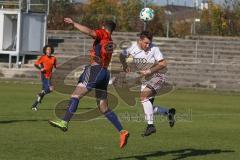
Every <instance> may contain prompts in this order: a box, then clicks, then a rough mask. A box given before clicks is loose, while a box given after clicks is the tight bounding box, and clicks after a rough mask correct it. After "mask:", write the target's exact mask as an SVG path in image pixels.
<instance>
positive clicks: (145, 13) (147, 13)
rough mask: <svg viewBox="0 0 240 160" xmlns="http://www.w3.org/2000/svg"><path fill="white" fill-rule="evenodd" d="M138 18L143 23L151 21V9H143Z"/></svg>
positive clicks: (152, 11)
mask: <svg viewBox="0 0 240 160" xmlns="http://www.w3.org/2000/svg"><path fill="white" fill-rule="evenodd" d="M139 16H140V19H141V20H143V21H151V20H152V19H153V17H154V10H153V9H151V8H143V9H142V10H141V12H140V15H139Z"/></svg>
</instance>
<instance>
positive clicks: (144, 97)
mask: <svg viewBox="0 0 240 160" xmlns="http://www.w3.org/2000/svg"><path fill="white" fill-rule="evenodd" d="M140 100H141V102H145V101H148V100H149V97H147V96H140Z"/></svg>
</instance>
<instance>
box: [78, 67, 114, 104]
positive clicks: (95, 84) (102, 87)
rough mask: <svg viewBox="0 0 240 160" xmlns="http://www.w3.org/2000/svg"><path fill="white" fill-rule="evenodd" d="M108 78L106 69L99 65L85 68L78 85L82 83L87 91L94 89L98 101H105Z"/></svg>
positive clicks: (108, 74)
mask: <svg viewBox="0 0 240 160" xmlns="http://www.w3.org/2000/svg"><path fill="white" fill-rule="evenodd" d="M109 78H110V73H109V71H108V70H107V69H106V68H103V67H102V66H100V65H93V66H86V67H85V69H84V71H83V73H82V74H81V76H80V77H79V81H78V83H82V84H83V85H84V86H86V88H87V89H88V90H92V89H95V91H96V97H97V98H98V99H106V98H107V87H108V82H109Z"/></svg>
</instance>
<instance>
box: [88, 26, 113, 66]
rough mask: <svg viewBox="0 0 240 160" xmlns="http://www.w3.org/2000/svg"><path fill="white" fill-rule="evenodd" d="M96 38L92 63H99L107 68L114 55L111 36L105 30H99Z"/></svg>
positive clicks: (92, 51) (91, 53)
mask: <svg viewBox="0 0 240 160" xmlns="http://www.w3.org/2000/svg"><path fill="white" fill-rule="evenodd" d="M95 32H96V38H95V41H94V43H93V48H92V50H91V51H90V59H91V62H90V63H91V64H92V63H94V62H95V63H98V64H100V65H101V66H102V67H104V68H107V67H108V65H109V63H110V61H111V58H112V53H113V41H112V38H111V34H110V33H109V32H107V31H106V30H104V29H97V30H95Z"/></svg>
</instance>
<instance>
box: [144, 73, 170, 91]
mask: <svg viewBox="0 0 240 160" xmlns="http://www.w3.org/2000/svg"><path fill="white" fill-rule="evenodd" d="M165 82H166V75H165V74H155V75H153V76H152V78H150V79H149V80H146V81H144V82H143V83H142V85H141V91H143V89H144V88H146V87H148V88H150V89H151V90H152V91H153V92H154V93H155V94H156V93H158V92H159V91H160V90H161V88H162V87H163V86H164V84H165Z"/></svg>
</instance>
